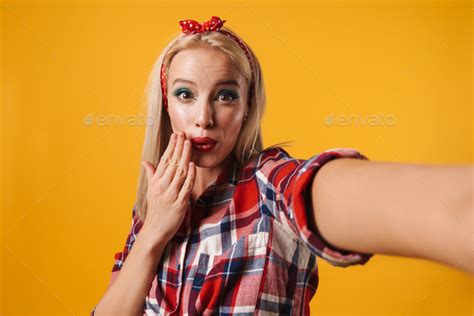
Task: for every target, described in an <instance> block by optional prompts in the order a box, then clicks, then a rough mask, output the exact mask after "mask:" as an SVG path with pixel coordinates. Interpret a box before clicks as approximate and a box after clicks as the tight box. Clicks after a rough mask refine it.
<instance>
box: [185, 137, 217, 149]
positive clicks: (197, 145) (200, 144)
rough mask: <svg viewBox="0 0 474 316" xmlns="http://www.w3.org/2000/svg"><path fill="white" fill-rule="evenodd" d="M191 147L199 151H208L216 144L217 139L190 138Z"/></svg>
mask: <svg viewBox="0 0 474 316" xmlns="http://www.w3.org/2000/svg"><path fill="white" fill-rule="evenodd" d="M191 143H192V144H193V148H194V149H195V150H197V151H199V152H210V151H211V150H213V149H214V147H215V146H216V144H217V140H215V139H213V138H210V137H194V138H191Z"/></svg>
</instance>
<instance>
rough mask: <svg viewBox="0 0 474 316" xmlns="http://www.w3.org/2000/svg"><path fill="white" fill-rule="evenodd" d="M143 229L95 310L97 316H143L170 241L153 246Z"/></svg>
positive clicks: (164, 240)
mask: <svg viewBox="0 0 474 316" xmlns="http://www.w3.org/2000/svg"><path fill="white" fill-rule="evenodd" d="M145 234H146V233H145V232H144V231H143V230H142V231H141V232H140V233H139V234H138V235H137V240H136V241H135V243H134V245H133V247H132V249H131V250H130V253H129V254H128V256H127V258H126V260H125V262H124V264H123V266H122V269H121V270H120V272H119V274H118V276H117V279H116V280H115V281H114V282H113V284H112V285H111V286H110V287H109V289H108V290H107V292H106V293H105V295H104V297H103V298H102V300H101V301H100V302H99V303H98V305H97V306H96V309H95V313H94V315H95V316H102V315H143V302H144V300H145V297H146V296H147V294H148V291H149V290H150V286H151V282H152V281H153V278H154V276H155V274H156V268H157V266H158V264H159V261H160V259H161V256H162V254H163V250H164V248H165V247H166V244H167V240H166V239H163V242H161V243H160V244H158V245H151V244H150V243H149V242H148V241H147V238H146V236H145Z"/></svg>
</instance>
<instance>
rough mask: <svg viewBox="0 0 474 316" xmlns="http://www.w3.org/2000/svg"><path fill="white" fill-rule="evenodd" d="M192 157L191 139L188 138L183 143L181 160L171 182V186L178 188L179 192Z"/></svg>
mask: <svg viewBox="0 0 474 316" xmlns="http://www.w3.org/2000/svg"><path fill="white" fill-rule="evenodd" d="M190 159H191V141H190V140H189V139H186V140H185V141H184V145H183V151H182V153H181V160H180V163H179V166H178V169H176V174H175V176H174V178H173V181H172V182H171V186H173V187H175V188H176V192H179V190H180V188H181V186H182V185H183V182H184V180H185V179H186V175H187V173H188V167H189V161H190Z"/></svg>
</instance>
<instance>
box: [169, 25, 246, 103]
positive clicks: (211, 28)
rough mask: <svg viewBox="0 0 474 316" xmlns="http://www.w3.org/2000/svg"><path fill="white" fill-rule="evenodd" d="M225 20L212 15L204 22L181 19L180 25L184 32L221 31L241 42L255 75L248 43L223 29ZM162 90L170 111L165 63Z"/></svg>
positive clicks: (238, 42) (240, 44)
mask: <svg viewBox="0 0 474 316" xmlns="http://www.w3.org/2000/svg"><path fill="white" fill-rule="evenodd" d="M225 21H226V20H221V19H220V18H219V17H218V16H212V17H211V19H210V20H209V21H206V22H203V23H199V22H197V21H194V20H180V21H179V25H181V32H182V33H184V34H196V33H205V32H219V33H222V34H225V35H227V36H229V37H230V38H232V39H233V40H234V41H236V42H237V44H239V46H240V47H241V48H242V49H243V51H244V52H245V55H246V56H247V59H248V61H249V64H250V68H251V69H252V77H253V75H254V72H255V71H254V65H253V63H252V58H251V55H250V50H249V49H248V47H247V45H245V43H243V42H242V41H241V40H240V39H239V38H237V36H235V35H234V34H232V33H230V32H227V31H225V30H221V27H222V26H223V25H224V22H225ZM161 92H162V95H163V106H164V107H165V109H166V111H168V99H167V97H166V74H165V66H164V64H162V65H161Z"/></svg>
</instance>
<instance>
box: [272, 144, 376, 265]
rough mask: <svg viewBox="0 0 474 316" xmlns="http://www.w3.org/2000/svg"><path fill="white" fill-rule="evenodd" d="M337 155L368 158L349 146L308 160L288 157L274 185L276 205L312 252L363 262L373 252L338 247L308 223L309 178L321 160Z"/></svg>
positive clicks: (347, 262)
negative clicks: (276, 198) (278, 200)
mask: <svg viewBox="0 0 474 316" xmlns="http://www.w3.org/2000/svg"><path fill="white" fill-rule="evenodd" d="M282 150H283V149H282ZM283 152H284V153H285V154H287V156H289V154H288V153H287V152H286V151H284V150H283ZM338 158H354V159H365V160H368V158H367V157H365V156H364V155H362V154H361V153H359V152H358V151H357V150H355V149H352V148H335V149H328V150H325V151H323V152H321V153H319V154H317V155H314V156H312V157H311V158H309V159H308V160H302V159H293V158H291V157H290V159H289V160H287V162H284V163H283V164H282V165H281V166H280V167H281V173H282V175H281V176H280V180H279V181H278V184H277V185H276V189H277V194H278V195H279V196H280V198H279V199H280V202H279V203H277V205H279V208H280V212H283V213H284V214H285V217H286V218H287V219H288V220H289V223H288V224H289V226H290V227H291V228H292V230H293V231H294V233H295V234H296V235H297V236H298V237H299V239H300V240H301V241H303V243H304V244H306V245H307V247H308V248H309V249H310V250H311V252H312V253H314V254H316V255H317V256H319V257H321V258H322V259H324V260H325V261H327V262H328V263H330V264H332V265H333V266H338V267H347V266H351V265H356V264H360V265H364V264H365V263H366V262H367V261H368V260H369V259H370V258H371V257H372V256H373V254H372V253H361V252H355V251H349V250H345V249H341V248H338V247H336V246H334V245H332V244H330V243H329V242H328V241H327V240H325V239H324V237H323V236H322V235H321V233H320V232H319V231H318V229H317V227H316V231H312V230H310V229H309V227H308V217H307V214H308V213H309V212H310V210H311V209H312V206H310V205H311V204H310V203H311V199H309V193H307V192H308V191H309V190H311V183H312V180H313V178H314V177H315V176H316V174H317V172H318V170H319V169H320V168H321V167H322V166H323V165H324V164H326V163H327V162H329V161H331V160H333V159H338ZM279 172H280V171H279ZM316 226H317V224H316Z"/></svg>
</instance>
